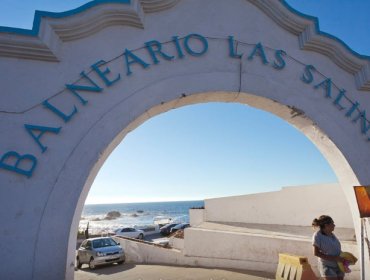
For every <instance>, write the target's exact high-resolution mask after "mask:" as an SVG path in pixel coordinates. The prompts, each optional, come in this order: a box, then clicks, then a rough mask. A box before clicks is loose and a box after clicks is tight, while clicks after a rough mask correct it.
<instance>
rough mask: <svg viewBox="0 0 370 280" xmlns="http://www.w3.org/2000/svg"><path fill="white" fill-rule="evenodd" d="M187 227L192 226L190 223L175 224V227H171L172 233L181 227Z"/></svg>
mask: <svg viewBox="0 0 370 280" xmlns="http://www.w3.org/2000/svg"><path fill="white" fill-rule="evenodd" d="M187 227H190V224H189V223H181V224H178V225H177V226H174V227H173V228H171V230H170V233H174V232H176V231H178V230H179V229H185V228H187Z"/></svg>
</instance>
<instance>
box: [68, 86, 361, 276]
mask: <svg viewBox="0 0 370 280" xmlns="http://www.w3.org/2000/svg"><path fill="white" fill-rule="evenodd" d="M207 102H226V103H239V104H244V105H248V106H251V107H253V108H257V109H260V110H263V111H265V112H269V113H271V114H273V115H275V116H277V117H279V118H281V119H283V120H284V121H286V122H288V123H289V124H291V125H292V126H294V127H295V128H297V129H298V130H299V131H300V132H301V133H302V134H303V135H305V136H306V137H307V138H308V139H309V140H310V141H312V143H313V144H314V145H315V146H316V147H317V148H318V150H319V151H320V152H321V153H322V154H323V156H324V158H325V159H326V160H327V161H328V163H329V165H330V166H331V167H332V169H333V171H334V172H335V174H336V176H337V178H338V181H339V184H340V185H341V187H342V189H343V190H344V192H345V193H346V191H347V192H348V188H346V186H348V185H356V184H358V180H357V178H356V176H355V175H354V172H353V171H352V169H351V167H350V165H349V164H348V162H347V161H346V159H345V158H344V156H343V155H342V153H341V151H340V150H339V149H338V148H337V147H336V145H335V144H334V143H333V142H332V141H331V140H330V139H329V137H328V136H327V135H326V134H325V133H324V132H323V131H321V130H320V128H319V127H318V126H317V125H316V124H315V123H314V122H313V121H312V120H310V119H309V118H308V117H307V116H305V114H304V111H303V110H302V109H300V108H295V107H289V106H286V105H282V104H280V103H279V102H276V101H273V100H271V99H268V98H264V97H259V96H256V95H253V94H248V93H240V92H238V93H232V92H206V93H196V94H192V95H187V96H181V97H180V98H177V99H174V100H172V101H169V102H165V103H161V104H160V105H157V106H153V107H151V108H150V109H149V110H146V111H145V113H143V114H141V115H140V116H138V117H137V118H135V119H133V121H131V122H130V123H129V124H128V125H127V126H126V127H125V128H124V129H123V130H121V131H120V132H119V133H118V134H117V135H115V137H114V138H113V139H112V140H111V141H110V142H109V143H108V144H107V145H106V146H105V147H103V150H104V152H103V153H102V154H101V156H100V157H99V158H98V160H97V161H96V162H95V164H94V165H93V167H92V168H91V170H90V173H89V175H88V178H87V180H86V182H85V183H84V186H83V188H82V191H81V194H80V197H79V201H78V203H77V207H76V211H75V213H74V217H73V222H72V225H71V230H70V238H69V246H68V261H67V264H68V263H69V264H70V263H71V262H73V261H72V260H73V259H72V260H71V257H72V255H73V257H74V250H75V242H76V238H75V233H76V231H77V228H78V224H79V219H80V216H81V213H82V209H83V206H84V203H85V200H86V197H87V194H88V192H89V190H90V187H91V185H92V183H93V181H94V179H95V177H96V176H97V173H98V172H99V170H100V168H101V167H102V165H103V164H104V162H105V161H106V159H107V158H108V157H109V155H110V154H111V152H112V151H113V150H114V149H115V148H116V147H117V146H118V145H119V143H121V141H122V140H123V139H124V137H125V136H126V135H127V134H128V133H129V132H130V131H133V130H135V129H136V128H137V127H138V126H140V125H141V124H142V123H144V122H145V121H147V120H148V119H150V118H152V117H154V116H157V115H159V114H162V113H165V112H167V111H169V110H171V109H175V108H180V107H183V106H187V105H192V104H199V103H207ZM353 211H354V209H352V212H353ZM66 275H68V265H67V271H66Z"/></svg>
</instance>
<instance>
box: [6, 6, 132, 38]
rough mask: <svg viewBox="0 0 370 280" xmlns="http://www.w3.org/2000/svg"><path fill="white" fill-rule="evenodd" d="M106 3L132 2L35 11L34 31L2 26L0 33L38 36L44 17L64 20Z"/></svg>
mask: <svg viewBox="0 0 370 280" xmlns="http://www.w3.org/2000/svg"><path fill="white" fill-rule="evenodd" d="M105 3H121V4H130V3H131V0H93V1H91V2H88V3H86V4H84V5H82V6H80V7H78V8H76V9H72V10H68V11H65V12H46V11H35V16H34V19H33V26H32V29H23V28H16V27H7V26H0V33H15V34H20V35H27V36H37V35H38V34H39V31H40V24H41V19H42V18H43V17H50V18H63V17H68V16H72V15H75V14H78V13H81V12H83V11H86V10H88V9H90V8H92V7H94V6H97V5H100V4H105Z"/></svg>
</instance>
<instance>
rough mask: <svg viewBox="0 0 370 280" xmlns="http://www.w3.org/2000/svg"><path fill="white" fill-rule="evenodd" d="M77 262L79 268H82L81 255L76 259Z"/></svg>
mask: <svg viewBox="0 0 370 280" xmlns="http://www.w3.org/2000/svg"><path fill="white" fill-rule="evenodd" d="M76 264H77V268H81V266H82V263H81V262H80V258H79V257H77V259H76Z"/></svg>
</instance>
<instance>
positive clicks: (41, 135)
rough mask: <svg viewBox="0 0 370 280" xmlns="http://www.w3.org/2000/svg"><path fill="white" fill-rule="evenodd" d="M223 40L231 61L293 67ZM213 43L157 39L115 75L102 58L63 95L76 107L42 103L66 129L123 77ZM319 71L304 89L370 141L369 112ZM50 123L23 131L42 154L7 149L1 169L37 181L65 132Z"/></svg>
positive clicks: (307, 72)
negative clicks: (35, 175) (43, 162)
mask: <svg viewBox="0 0 370 280" xmlns="http://www.w3.org/2000/svg"><path fill="white" fill-rule="evenodd" d="M224 40H225V42H226V44H225V52H224V53H223V54H222V55H228V57H229V58H230V59H241V60H243V62H245V63H248V62H249V63H251V62H253V63H254V65H256V63H257V64H260V65H262V66H263V67H265V66H266V67H272V68H273V69H275V70H277V71H276V73H279V72H280V71H283V70H284V69H285V68H286V67H288V66H289V65H288V60H287V58H288V57H289V55H288V54H287V52H286V51H284V50H282V49H272V48H269V47H267V46H266V45H264V43H263V42H256V43H254V44H248V46H249V47H248V48H240V45H241V44H242V43H241V42H239V41H238V40H236V39H235V38H234V36H228V37H227V38H224ZM209 43H210V42H209V38H207V37H206V36H203V35H200V34H197V33H191V34H188V35H186V36H183V37H179V36H177V35H176V36H172V37H171V38H170V39H169V41H166V43H162V42H160V41H158V40H155V39H153V40H150V41H147V42H144V43H143V45H142V48H141V53H142V52H146V56H145V57H143V56H142V54H141V55H140V54H139V53H138V52H137V51H135V50H129V49H127V48H126V49H125V48H123V52H122V54H121V56H120V57H121V58H120V59H121V63H122V64H123V68H122V69H123V72H122V73H115V72H113V71H112V70H111V69H110V68H109V62H107V61H105V60H103V59H97V60H96V62H94V63H92V64H91V66H90V67H89V68H90V69H89V70H90V71H82V72H81V73H80V77H79V79H78V82H76V83H71V84H68V83H66V84H65V91H64V94H68V95H71V96H73V97H74V102H73V104H71V105H70V106H69V107H68V108H66V107H65V106H64V107H63V109H62V106H61V104H58V102H57V101H56V100H53V97H50V98H48V99H46V100H43V101H42V103H41V104H42V106H43V108H44V109H46V110H47V111H48V112H49V113H50V114H53V115H54V116H57V117H58V118H59V119H60V121H61V122H62V124H63V125H64V126H65V125H68V124H69V122H71V121H72V120H73V119H75V118H78V116H79V114H80V112H81V110H83V108H87V106H88V104H89V99H91V98H89V97H91V96H92V95H96V94H104V93H105V92H104V91H105V89H106V88H109V87H112V86H114V85H116V84H118V83H121V82H122V80H124V78H127V79H129V78H130V77H131V76H132V75H134V74H135V72H138V71H150V70H151V69H154V68H155V66H156V65H158V64H160V63H161V62H163V61H167V62H170V63H174V62H176V61H181V60H184V59H186V58H187V57H195V58H199V59H200V58H201V57H203V56H205V55H207V52H208V51H209V48H210V44H209ZM244 45H245V44H244ZM91 73H93V74H94V75H92V74H91ZM316 73H317V69H316V68H315V67H314V66H313V65H304V66H303V67H302V72H301V73H299V79H300V80H301V81H302V86H311V87H312V89H313V91H314V92H315V93H317V94H321V96H322V97H323V99H322V100H323V102H330V103H331V104H332V105H333V106H335V108H337V109H338V111H340V112H341V113H342V114H343V116H344V117H345V118H344V119H346V120H348V121H350V122H351V123H352V124H357V125H358V126H359V128H360V131H361V133H362V134H363V135H364V136H365V138H366V140H367V141H370V124H369V121H368V120H367V112H366V110H365V109H364V108H362V106H361V104H360V103H359V102H358V101H356V100H351V99H350V98H349V97H348V95H347V94H346V90H345V89H339V90H338V89H335V87H334V86H333V84H334V81H332V79H331V78H330V77H326V78H322V79H318V78H317V75H315V74H316ZM107 98H109V97H107ZM45 123H47V124H45ZM45 123H26V124H24V127H23V129H25V131H26V132H27V135H28V136H29V143H30V145H36V147H38V149H39V154H38V155H35V154H31V153H27V152H23V151H24V150H25V148H24V147H23V148H21V149H20V150H21V151H22V152H20V151H14V150H12V151H7V152H5V153H4V154H3V155H2V156H1V155H0V156H1V157H0V170H1V169H2V170H6V171H7V172H12V173H13V174H18V175H22V176H25V177H27V178H31V177H32V175H33V173H34V171H35V169H36V166H37V164H38V162H39V158H40V157H45V156H46V155H47V150H48V146H47V144H46V143H47V142H50V141H52V140H53V139H54V138H55V137H59V135H60V134H61V132H62V131H63V125H60V123H59V124H55V123H51V124H50V123H48V120H45Z"/></svg>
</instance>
